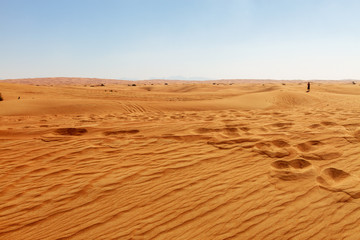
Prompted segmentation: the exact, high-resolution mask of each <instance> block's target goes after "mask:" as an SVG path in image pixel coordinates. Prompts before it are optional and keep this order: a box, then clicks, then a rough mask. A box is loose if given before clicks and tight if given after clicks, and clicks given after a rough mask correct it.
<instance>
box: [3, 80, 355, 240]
mask: <svg viewBox="0 0 360 240" xmlns="http://www.w3.org/2000/svg"><path fill="white" fill-rule="evenodd" d="M305 90H306V85H305V84H300V85H299V84H297V83H296V84H292V83H287V84H286V85H282V84H265V85H264V86H263V85H262V84H238V85H237V84H234V85H212V84H188V85H183V84H177V85H172V84H171V83H170V84H169V85H167V86H166V85H150V86H149V85H140V86H136V87H131V86H127V85H109V86H105V87H100V86H98V87H89V86H87V87H84V86H57V87H51V86H28V85H14V84H8V83H1V82H0V92H1V93H2V95H3V97H4V101H3V102H0V123H1V124H0V164H1V168H0V239H357V238H359V232H360V219H359V217H358V216H359V215H360V119H359V112H360V86H359V85H352V84H341V85H340V86H337V85H336V84H332V85H331V84H313V86H312V89H311V92H310V93H306V92H305ZM19 96H20V99H18V97H19Z"/></svg>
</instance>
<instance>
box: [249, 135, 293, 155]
mask: <svg viewBox="0 0 360 240" xmlns="http://www.w3.org/2000/svg"><path fill="white" fill-rule="evenodd" d="M289 146H290V145H289V144H288V143H287V142H286V141H284V140H281V139H278V140H273V141H267V142H259V143H257V144H255V147H256V148H257V149H258V150H257V152H258V153H260V154H263V155H266V156H268V157H271V158H283V157H287V156H290V155H291V154H293V153H294V149H291V148H289Z"/></svg>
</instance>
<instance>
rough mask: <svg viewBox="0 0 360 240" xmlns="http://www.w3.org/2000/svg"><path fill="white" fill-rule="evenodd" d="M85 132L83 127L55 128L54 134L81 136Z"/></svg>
mask: <svg viewBox="0 0 360 240" xmlns="http://www.w3.org/2000/svg"><path fill="white" fill-rule="evenodd" d="M87 132H88V131H87V130H86V129H85V128H58V129H56V130H55V133H56V134H59V135H69V136H81V135H84V134H85V133H87Z"/></svg>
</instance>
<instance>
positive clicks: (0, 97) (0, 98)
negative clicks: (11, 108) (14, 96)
mask: <svg viewBox="0 0 360 240" xmlns="http://www.w3.org/2000/svg"><path fill="white" fill-rule="evenodd" d="M0 101H4V99H3V97H2V95H1V93H0Z"/></svg>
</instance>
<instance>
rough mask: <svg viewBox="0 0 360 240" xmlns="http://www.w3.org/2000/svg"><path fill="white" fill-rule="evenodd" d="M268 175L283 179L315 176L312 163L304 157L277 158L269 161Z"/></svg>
mask: <svg viewBox="0 0 360 240" xmlns="http://www.w3.org/2000/svg"><path fill="white" fill-rule="evenodd" d="M271 167H272V169H271V172H270V175H271V177H273V178H278V179H280V180H283V181H294V180H300V179H306V178H311V177H314V176H315V171H314V168H313V166H312V164H311V163H310V162H308V161H306V160H304V159H294V160H291V161H284V160H277V161H274V162H272V163H271Z"/></svg>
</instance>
